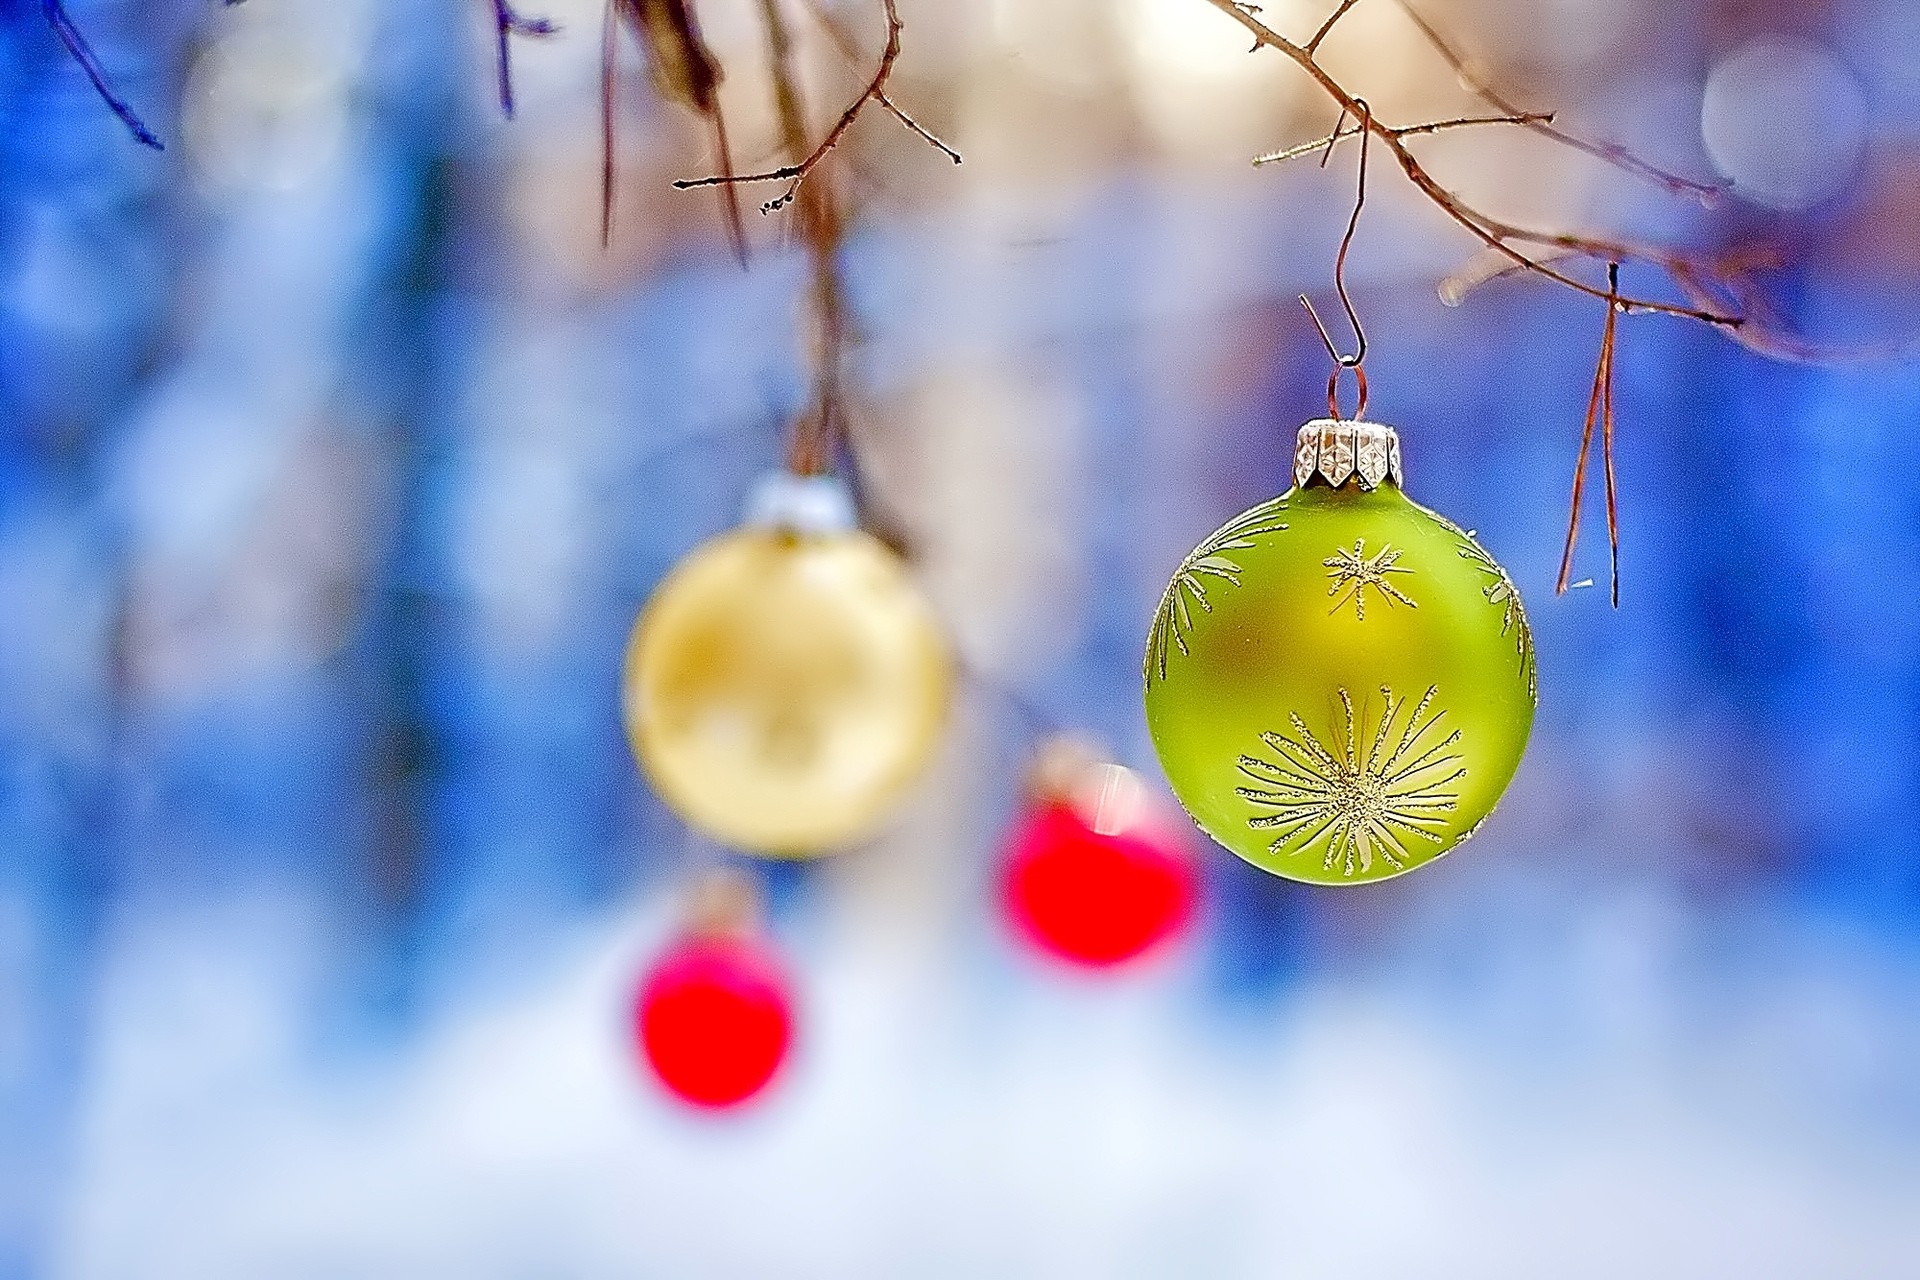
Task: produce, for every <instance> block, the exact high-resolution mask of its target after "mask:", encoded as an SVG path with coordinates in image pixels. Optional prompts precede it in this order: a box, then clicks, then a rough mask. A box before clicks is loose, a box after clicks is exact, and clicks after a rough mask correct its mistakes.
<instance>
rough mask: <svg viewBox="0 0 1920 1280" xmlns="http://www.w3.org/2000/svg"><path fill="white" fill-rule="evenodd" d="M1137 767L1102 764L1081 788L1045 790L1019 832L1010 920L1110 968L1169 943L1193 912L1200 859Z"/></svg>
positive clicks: (1027, 933) (1008, 892) (1007, 887)
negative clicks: (1161, 817)
mask: <svg viewBox="0 0 1920 1280" xmlns="http://www.w3.org/2000/svg"><path fill="white" fill-rule="evenodd" d="M1157 816H1158V815H1155V814H1153V813H1152V812H1151V808H1150V806H1149V805H1148V804H1147V803H1146V797H1145V792H1144V788H1143V787H1142V786H1141V784H1140V782H1139V780H1138V778H1136V777H1135V776H1134V775H1133V774H1132V773H1131V772H1130V771H1129V770H1126V769H1123V768H1120V767H1119V766H1118V765H1111V764H1102V765H1096V766H1094V767H1093V768H1091V769H1090V770H1088V771H1087V773H1086V774H1085V775H1084V776H1083V778H1082V779H1080V780H1079V784H1078V785H1076V786H1075V787H1074V789H1073V793H1072V794H1046V793H1042V794H1039V795H1036V797H1035V799H1034V802H1033V804H1032V805H1031V807H1030V808H1029V809H1028V810H1027V812H1025V813H1024V814H1022V815H1021V817H1020V819H1019V820H1018V821H1017V822H1016V824H1015V826H1014V828H1013V831H1012V832H1011V834H1010V837H1009V840H1008V848H1007V863H1006V872H1005V876H1004V878H1003V880H1002V884H1001V892H1002V898H1003V901H1004V904H1005V909H1006V913H1007V917H1008V919H1009V920H1011V921H1012V922H1013V924H1014V926H1015V928H1016V929H1017V930H1018V931H1019V933H1020V935H1021V936H1022V937H1023V938H1025V939H1026V940H1027V941H1028V942H1029V943H1031V944H1032V945H1034V946H1035V947H1037V948H1038V949H1040V950H1041V951H1043V952H1046V953H1047V954H1049V955H1052V956H1055V957H1057V958H1059V959H1062V960H1066V961H1069V962H1071V963H1073V964H1077V965H1082V966H1086V967H1088V968H1096V969H1103V968H1108V967H1111V966H1115V965H1119V964H1122V963H1124V962H1126V961H1128V960H1132V959H1133V958H1135V957H1136V956H1139V955H1141V954H1142V953H1144V952H1147V951H1149V950H1151V949H1153V948H1154V947H1155V946H1157V945H1158V944H1161V943H1163V942H1166V941H1168V940H1169V939H1171V938H1172V937H1173V936H1174V935H1175V934H1177V933H1178V932H1179V931H1180V930H1181V928H1182V927H1183V926H1184V925H1185V924H1186V923H1187V922H1188V920H1189V919H1190V918H1191V916H1192V911H1193V900H1194V868H1193V860H1192V857H1191V856H1190V854H1189V851H1188V849H1187V846H1186V841H1185V840H1184V839H1183V838H1182V836H1181V833H1180V832H1179V831H1178V830H1176V829H1174V828H1173V827H1172V826H1171V825H1170V824H1167V823H1165V822H1161V821H1158V820H1157Z"/></svg>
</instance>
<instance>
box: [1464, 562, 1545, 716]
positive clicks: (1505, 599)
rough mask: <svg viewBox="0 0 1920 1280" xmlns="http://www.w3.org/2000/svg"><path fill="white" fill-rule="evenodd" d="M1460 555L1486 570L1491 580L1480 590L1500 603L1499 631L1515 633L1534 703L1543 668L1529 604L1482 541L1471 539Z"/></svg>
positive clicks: (1471, 563) (1476, 566)
mask: <svg viewBox="0 0 1920 1280" xmlns="http://www.w3.org/2000/svg"><path fill="white" fill-rule="evenodd" d="M1460 558H1461V559H1462V560H1465V561H1466V562H1467V563H1468V564H1470V565H1472V566H1473V567H1474V568H1476V569H1478V570H1479V571H1480V572H1481V573H1484V574H1486V575H1487V576H1488V577H1489V578H1490V579H1491V581H1489V582H1488V583H1487V585H1486V586H1484V587H1482V588H1480V594H1481V595H1483V596H1485V597H1486V598H1487V603H1489V604H1492V605H1497V606H1499V608H1500V610H1501V614H1500V634H1501V635H1503V636H1504V635H1508V634H1512V636H1513V643H1514V649H1515V651H1516V652H1517V653H1518V654H1519V655H1520V672H1521V674H1522V675H1524V676H1526V678H1527V697H1528V698H1529V699H1531V700H1532V701H1533V702H1534V703H1535V704H1538V703H1539V701H1540V672H1539V670H1538V668H1537V666H1536V665H1535V663H1534V657H1533V628H1532V627H1530V626H1528V625H1527V610H1526V606H1524V605H1522V604H1521V603H1520V589H1519V588H1518V587H1515V586H1514V585H1513V579H1512V578H1509V577H1508V576H1507V571H1506V570H1505V569H1503V568H1501V567H1500V564H1499V562H1498V561H1496V560H1495V559H1494V558H1493V557H1492V556H1490V555H1488V554H1487V553H1486V552H1484V551H1482V550H1481V549H1480V545H1479V544H1478V543H1476V542H1473V541H1472V540H1468V541H1467V542H1466V543H1465V544H1463V545H1462V546H1461V548H1460Z"/></svg>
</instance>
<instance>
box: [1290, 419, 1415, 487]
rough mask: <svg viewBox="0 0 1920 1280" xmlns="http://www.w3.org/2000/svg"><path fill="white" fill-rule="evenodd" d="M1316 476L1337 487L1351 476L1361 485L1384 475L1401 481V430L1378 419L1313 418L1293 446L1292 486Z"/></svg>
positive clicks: (1369, 484) (1372, 483) (1302, 484)
mask: <svg viewBox="0 0 1920 1280" xmlns="http://www.w3.org/2000/svg"><path fill="white" fill-rule="evenodd" d="M1315 479H1319V480H1323V481H1325V482H1326V483H1327V484H1330V485H1332V486H1333V487H1334V488H1336V489H1338V488H1339V487H1340V486H1341V485H1343V484H1345V483H1347V481H1349V480H1353V479H1358V480H1359V482H1360V487H1361V488H1362V489H1377V488H1379V487H1380V482H1381V481H1383V480H1387V479H1391V480H1392V481H1393V483H1394V484H1395V485H1396V486H1397V485H1399V484H1401V483H1402V481H1401V479H1400V433H1399V432H1398V431H1395V430H1394V429H1393V428H1392V427H1383V426H1381V425H1380V424H1379V423H1377V422H1354V421H1351V420H1348V419H1342V418H1315V419H1314V420H1313V421H1312V422H1309V423H1307V425H1306V426H1304V427H1301V428H1300V435H1299V438H1298V440H1297V441H1296V442H1295V444H1294V446H1293V487H1294V488H1296V489H1304V488H1306V487H1307V484H1308V483H1309V482H1310V481H1312V480H1315Z"/></svg>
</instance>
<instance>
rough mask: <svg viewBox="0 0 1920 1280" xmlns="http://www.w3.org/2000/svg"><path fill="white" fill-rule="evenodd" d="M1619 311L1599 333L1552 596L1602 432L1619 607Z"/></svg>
mask: <svg viewBox="0 0 1920 1280" xmlns="http://www.w3.org/2000/svg"><path fill="white" fill-rule="evenodd" d="M1619 289H1620V268H1619V265H1618V264H1616V263H1608V264H1607V290H1608V292H1609V293H1613V294H1616V295H1617V294H1618V293H1619ZM1619 316H1620V311H1619V307H1618V306H1617V305H1615V304H1614V303H1611V302H1610V303H1608V304H1607V322H1606V326H1605V327H1604V328H1603V329H1601V331H1600V359H1599V361H1598V362H1597V363H1596V364H1595V366H1594V370H1593V390H1592V391H1591V392H1590V393H1589V394H1588V396H1587V421H1586V426H1585V427H1583V428H1582V429H1581V432H1580V452H1579V453H1578V454H1577V455H1575V457H1574V461H1573V497H1572V499H1571V500H1570V501H1569V502H1568V504H1567V541H1566V545H1565V547H1564V548H1563V549H1562V550H1561V552H1560V576H1559V577H1558V578H1557V579H1555V580H1554V584H1553V590H1554V594H1555V595H1565V594H1566V593H1567V587H1568V585H1569V582H1568V579H1570V578H1572V577H1573V549H1574V547H1575V545H1576V544H1578V542H1579V541H1580V508H1581V506H1582V504H1583V501H1584V499H1585V496H1586V487H1587V455H1588V454H1589V453H1590V452H1591V451H1592V449H1593V428H1594V425H1595V424H1596V423H1598V424H1599V425H1600V429H1601V450H1602V452H1603V454H1604V456H1605V467H1606V478H1607V541H1608V545H1609V547H1610V548H1611V550H1612V565H1613V606H1614V608H1616V609H1617V608H1619V607H1620V522H1619V510H1618V507H1617V506H1616V504H1615V499H1614V483H1613V353H1614V348H1615V346H1616V345H1617V342H1616V339H1617V336H1618V333H1619V329H1618V323H1617V322H1618V320H1619Z"/></svg>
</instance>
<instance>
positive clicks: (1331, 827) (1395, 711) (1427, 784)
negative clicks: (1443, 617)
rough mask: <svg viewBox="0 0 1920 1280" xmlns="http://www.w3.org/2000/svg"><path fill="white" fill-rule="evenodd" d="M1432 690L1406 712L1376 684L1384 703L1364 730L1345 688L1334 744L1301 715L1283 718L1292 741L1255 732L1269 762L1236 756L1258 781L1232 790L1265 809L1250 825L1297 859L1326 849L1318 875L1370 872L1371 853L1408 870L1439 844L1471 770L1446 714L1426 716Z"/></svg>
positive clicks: (1402, 702)
mask: <svg viewBox="0 0 1920 1280" xmlns="http://www.w3.org/2000/svg"><path fill="white" fill-rule="evenodd" d="M1438 692H1439V689H1438V687H1437V686H1434V685H1429V686H1427V691H1426V693H1425V695H1423V696H1422V697H1421V699H1420V701H1419V703H1418V704H1417V705H1415V706H1414V707H1413V710H1412V712H1411V713H1410V714H1407V715H1405V716H1403V715H1402V712H1403V711H1404V710H1405V708H1406V707H1407V704H1408V702H1409V699H1407V698H1395V697H1394V696H1393V690H1392V689H1390V688H1388V687H1387V686H1386V685H1381V686H1380V694H1381V697H1382V698H1383V699H1384V700H1385V707H1384V709H1383V710H1382V711H1381V713H1380V718H1379V720H1378V721H1377V722H1375V723H1374V725H1373V728H1372V730H1371V732H1366V731H1365V727H1364V725H1358V724H1356V722H1355V717H1354V710H1353V698H1352V696H1351V695H1350V694H1348V692H1347V691H1346V690H1345V689H1344V688H1343V689H1341V690H1340V705H1341V707H1342V708H1343V709H1344V716H1343V722H1342V723H1341V724H1339V725H1338V726H1336V727H1335V729H1334V731H1333V732H1332V733H1329V734H1328V735H1327V736H1328V738H1329V739H1332V741H1329V742H1322V741H1321V740H1320V739H1319V738H1318V737H1316V736H1315V735H1314V733H1313V731H1312V730H1311V729H1309V728H1307V725H1306V722H1305V721H1304V720H1302V719H1301V718H1300V716H1299V714H1298V713H1297V712H1296V713H1294V714H1292V715H1290V716H1288V717H1287V718H1288V720H1289V721H1291V722H1292V725H1293V735H1292V736H1288V735H1286V734H1283V733H1263V734H1261V735H1260V741H1261V742H1263V743H1264V744H1266V747H1267V749H1268V751H1269V752H1271V753H1272V754H1271V758H1269V757H1267V756H1255V755H1243V756H1241V757H1240V772H1241V773H1242V774H1244V775H1245V776H1246V777H1248V778H1249V779H1251V780H1252V781H1254V782H1256V783H1259V784H1260V785H1259V786H1253V787H1236V788H1235V791H1236V792H1237V793H1238V794H1239V795H1240V797H1241V798H1242V799H1244V800H1247V801H1248V802H1250V803H1251V804H1253V805H1255V806H1256V807H1258V808H1260V809H1262V810H1271V812H1263V813H1259V814H1256V815H1255V816H1253V817H1251V818H1249V819H1247V825H1248V826H1250V827H1254V828H1257V829H1261V830H1271V831H1274V832H1276V833H1277V834H1276V835H1275V836H1274V839H1273V843H1272V844H1270V845H1268V846H1267V847H1268V849H1269V851H1270V852H1273V853H1279V852H1281V850H1282V847H1283V846H1285V845H1288V844H1293V845H1294V850H1293V851H1294V852H1296V853H1299V852H1306V851H1309V850H1314V849H1316V848H1317V849H1320V850H1322V858H1321V864H1320V866H1321V870H1323V871H1331V870H1332V869H1333V867H1334V864H1335V863H1338V864H1340V867H1341V873H1342V874H1343V875H1347V876H1351V875H1353V874H1355V872H1356V871H1359V872H1367V871H1371V870H1372V869H1373V860H1374V858H1375V856H1376V855H1377V856H1378V857H1380V858H1381V859H1382V860H1384V861H1385V862H1386V863H1387V864H1388V865H1389V866H1391V867H1392V868H1393V869H1394V870H1395V871H1404V870H1406V868H1407V866H1408V864H1409V862H1410V861H1412V860H1413V859H1414V858H1415V856H1416V853H1417V851H1418V850H1419V849H1420V847H1421V845H1422V844H1426V845H1438V844H1439V843H1440V842H1441V833H1442V831H1443V830H1444V829H1445V827H1446V823H1447V815H1448V814H1449V813H1452V812H1453V810H1454V809H1455V807H1456V806H1457V804H1458V802H1459V799H1460V797H1459V793H1458V792H1457V791H1454V790H1451V789H1450V788H1451V787H1452V786H1453V784H1454V783H1456V782H1458V781H1459V780H1460V779H1461V778H1463V777H1465V776H1466V773H1467V770H1466V767H1465V766H1464V765H1462V764H1461V763H1460V761H1461V759H1462V757H1461V755H1460V753H1459V752H1457V751H1455V750H1453V748H1454V747H1455V746H1456V745H1458V743H1459V741H1460V731H1459V730H1458V729H1455V730H1454V731H1453V732H1451V733H1448V734H1445V735H1444V736H1442V735H1441V734H1440V732H1439V727H1440V722H1441V721H1442V720H1443V719H1444V718H1445V717H1446V714H1447V713H1446V709H1445V708H1441V709H1439V710H1432V706H1433V700H1434V697H1435V695H1436V694H1438ZM1430 711H1431V714H1429V712H1430ZM1363 739H1364V741H1363Z"/></svg>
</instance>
